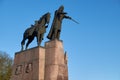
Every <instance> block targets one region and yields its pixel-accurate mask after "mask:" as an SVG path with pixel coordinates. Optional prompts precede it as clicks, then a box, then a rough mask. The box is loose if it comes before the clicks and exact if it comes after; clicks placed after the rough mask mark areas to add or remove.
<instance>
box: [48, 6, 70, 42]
mask: <svg viewBox="0 0 120 80" xmlns="http://www.w3.org/2000/svg"><path fill="white" fill-rule="evenodd" d="M66 14H67V13H66V12H64V6H60V7H59V9H58V10H56V11H55V14H54V19H53V23H52V26H51V29H50V32H49V33H48V36H47V38H48V39H50V40H53V39H58V40H59V38H60V32H61V24H62V20H63V19H64V18H66V19H72V18H71V17H69V16H66Z"/></svg>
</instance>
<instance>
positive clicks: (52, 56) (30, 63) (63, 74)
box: [11, 40, 68, 80]
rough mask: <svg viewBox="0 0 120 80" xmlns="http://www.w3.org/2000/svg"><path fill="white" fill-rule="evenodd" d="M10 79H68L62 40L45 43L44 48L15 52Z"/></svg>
mask: <svg viewBox="0 0 120 80" xmlns="http://www.w3.org/2000/svg"><path fill="white" fill-rule="evenodd" d="M11 80H68V67H67V55H66V53H64V49H63V43H62V41H59V40H52V41H49V42H46V43H45V48H43V47H36V48H32V49H28V50H25V51H22V52H17V53H15V58H14V65H13V71H12V77H11Z"/></svg>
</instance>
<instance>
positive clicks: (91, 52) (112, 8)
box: [0, 0, 120, 80]
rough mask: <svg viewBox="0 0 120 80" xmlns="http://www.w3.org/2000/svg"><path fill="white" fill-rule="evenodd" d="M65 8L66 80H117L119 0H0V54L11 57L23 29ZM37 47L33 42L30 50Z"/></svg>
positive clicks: (119, 78) (119, 71) (119, 68)
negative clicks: (6, 54)
mask: <svg viewBox="0 0 120 80" xmlns="http://www.w3.org/2000/svg"><path fill="white" fill-rule="evenodd" d="M61 5H64V7H65V10H64V11H66V12H67V13H68V15H69V16H71V17H72V18H73V19H75V20H76V21H78V22H79V23H80V24H76V23H74V22H72V21H71V20H65V19H64V20H63V24H62V33H61V40H63V45H64V50H65V51H67V53H68V67H69V80H120V0H0V51H5V52H7V53H9V54H10V55H11V57H14V53H15V52H18V51H20V49H21V45H20V43H21V40H22V37H23V33H24V31H25V29H26V28H28V27H30V25H31V24H34V21H35V20H38V19H39V18H40V17H41V16H42V15H43V14H44V13H46V12H48V11H49V12H50V13H51V21H50V25H49V27H48V28H47V32H46V33H45V36H44V38H45V39H44V40H43V41H42V46H44V42H46V41H48V39H46V35H47V34H48V31H49V29H50V27H51V23H52V20H53V15H54V11H55V10H56V9H58V8H59V6H61ZM36 45H37V43H36V39H35V40H34V41H33V42H32V43H31V44H30V46H29V48H31V47H35V46H36Z"/></svg>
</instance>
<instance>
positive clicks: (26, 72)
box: [11, 47, 45, 80]
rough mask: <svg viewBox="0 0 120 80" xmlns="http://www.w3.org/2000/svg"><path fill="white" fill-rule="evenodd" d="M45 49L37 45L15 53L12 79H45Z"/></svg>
mask: <svg viewBox="0 0 120 80" xmlns="http://www.w3.org/2000/svg"><path fill="white" fill-rule="evenodd" d="M44 65H45V49H44V48H42V47H36V48H32V49H29V50H25V51H22V52H17V53H15V58H14V65H13V71H12V77H11V80H44V68H45V66H44Z"/></svg>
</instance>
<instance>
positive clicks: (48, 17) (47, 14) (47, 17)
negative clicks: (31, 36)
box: [44, 12, 50, 24]
mask: <svg viewBox="0 0 120 80" xmlns="http://www.w3.org/2000/svg"><path fill="white" fill-rule="evenodd" d="M44 16H45V22H46V23H47V24H49V22H50V13H49V12H47V13H46V14H45V15H44Z"/></svg>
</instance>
